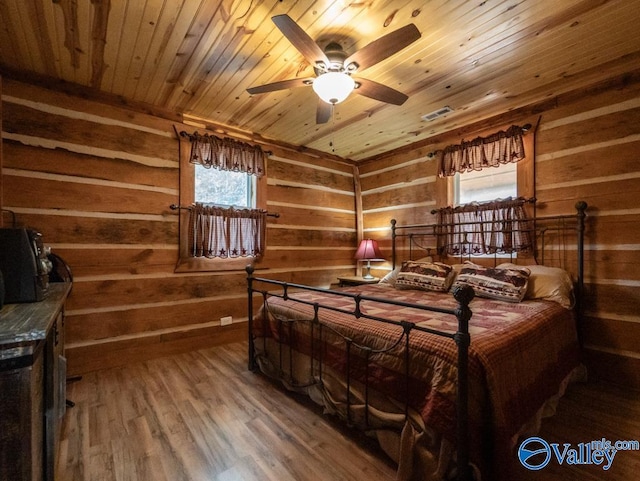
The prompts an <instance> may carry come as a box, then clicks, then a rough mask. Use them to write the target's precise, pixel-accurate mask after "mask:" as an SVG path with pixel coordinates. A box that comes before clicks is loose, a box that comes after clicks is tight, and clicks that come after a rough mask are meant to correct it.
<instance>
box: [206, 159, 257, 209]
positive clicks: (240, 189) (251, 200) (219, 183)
mask: <svg viewBox="0 0 640 481" xmlns="http://www.w3.org/2000/svg"><path fill="white" fill-rule="evenodd" d="M194 175H195V186H194V197H195V202H200V203H202V204H215V205H220V206H227V207H240V208H254V207H255V206H256V196H255V189H256V176H254V175H249V174H246V173H244V172H234V171H227V170H220V169H215V168H206V167H204V166H202V165H196V166H195V173H194Z"/></svg>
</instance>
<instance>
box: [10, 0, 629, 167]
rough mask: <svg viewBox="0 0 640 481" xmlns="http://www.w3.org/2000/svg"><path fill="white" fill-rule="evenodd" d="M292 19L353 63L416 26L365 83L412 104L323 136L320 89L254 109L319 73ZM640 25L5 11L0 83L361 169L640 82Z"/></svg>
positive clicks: (593, 6) (306, 4) (211, 5)
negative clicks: (117, 102)
mask: <svg viewBox="0 0 640 481" xmlns="http://www.w3.org/2000/svg"><path fill="white" fill-rule="evenodd" d="M283 13H286V14H288V15H289V16H290V17H291V18H292V19H294V20H295V21H296V22H297V23H298V25H300V26H301V27H302V28H303V29H304V30H305V31H306V32H307V33H308V35H309V36H310V37H312V38H313V39H314V40H316V42H317V43H318V44H319V45H320V46H321V47H322V48H324V47H325V46H326V45H327V43H329V42H339V43H340V44H341V45H342V46H343V48H344V50H345V51H346V52H347V53H348V54H351V53H353V52H354V51H356V50H358V49H360V48H362V47H363V46H365V45H366V44H368V43H370V42H371V41H373V40H375V39H377V38H379V37H381V36H383V35H385V34H387V33H389V32H391V31H393V30H395V29H396V28H400V27H402V26H404V25H407V24H409V23H414V24H415V25H416V26H417V28H418V30H419V31H420V33H421V38H420V40H418V41H416V42H414V43H413V44H411V45H409V46H408V47H407V48H405V49H403V50H401V51H400V52H398V53H396V54H395V55H393V56H391V57H389V58H388V59H386V60H384V61H382V62H380V63H378V64H376V65H374V66H372V67H370V68H368V69H366V70H365V71H363V72H362V73H359V75H360V76H362V77H364V78H366V79H370V80H373V81H375V82H378V83H382V84H384V85H387V86H389V87H392V88H394V89H396V90H399V91H401V92H403V93H405V94H407V95H409V100H407V102H406V103H404V104H403V105H402V106H396V105H389V104H385V103H383V102H379V101H376V100H372V99H369V98H367V97H364V96H362V95H356V94H352V95H351V96H350V97H349V98H348V99H347V100H346V101H344V102H343V103H341V104H338V105H337V106H335V108H334V112H333V115H332V117H331V119H330V120H329V121H328V122H327V123H326V124H322V125H316V122H315V113H316V105H317V97H316V95H315V93H314V92H313V90H312V89H311V88H310V87H300V88H294V89H289V90H282V91H278V92H274V93H267V94H256V95H253V96H252V95H249V94H248V93H247V92H246V89H247V88H248V87H252V86H257V85H262V84H265V83H269V82H275V81H278V80H285V79H291V78H305V77H313V76H314V75H315V74H314V71H313V68H312V66H311V65H310V64H309V63H308V62H307V61H306V60H305V59H304V57H303V56H302V55H301V54H300V53H299V52H298V51H297V50H296V49H295V48H294V47H293V46H292V45H291V43H290V42H289V41H288V40H287V38H285V37H284V35H283V34H282V32H281V31H280V30H279V29H278V28H276V26H275V25H274V23H273V22H272V21H271V17H272V16H274V15H278V14H283ZM639 24H640V1H639V0H611V1H606V0H562V1H549V0H537V1H536V0H528V1H524V0H505V1H503V0H484V1H482V0H476V1H465V0H455V1H454V0H421V1H418V0H386V1H385V0H316V1H313V0H308V1H306V0H299V1H292V0H235V1H234V0H91V1H88V0H83V1H78V0H2V1H0V69H1V71H3V72H4V74H5V75H14V76H15V75H16V73H17V74H19V75H22V74H25V73H26V74H31V73H36V74H39V75H41V76H45V77H52V78H56V79H63V80H66V81H69V82H73V83H77V84H80V85H83V86H89V87H93V88H96V89H100V90H101V91H104V92H107V93H110V94H115V95H118V96H122V97H124V98H126V99H129V100H131V101H135V102H144V103H148V104H152V105H154V106H157V107H161V108H163V109H169V110H170V111H174V112H179V113H184V114H186V115H187V116H188V117H187V118H190V119H192V120H193V121H194V122H195V123H198V122H199V123H209V124H213V125H219V126H227V127H229V128H230V129H231V130H234V131H241V132H245V133H247V134H248V135H249V136H251V135H254V134H255V135H259V136H261V137H262V138H265V139H272V140H276V141H284V142H288V143H291V144H294V145H299V146H304V147H308V148H311V149H316V150H320V151H325V152H328V153H332V154H335V155H338V156H340V157H343V158H348V159H353V160H355V161H361V160H363V159H367V158H370V157H373V156H376V155H379V154H381V153H383V152H386V151H390V150H393V149H396V148H399V147H403V146H406V145H408V144H411V143H413V142H416V141H421V140H424V139H427V138H429V137H432V136H434V135H437V134H439V133H443V132H446V131H448V130H451V129H453V128H456V127H459V126H463V125H467V124H470V123H473V122H476V121H481V120H483V119H486V118H488V117H491V116H494V115H496V114H499V113H502V112H506V111H508V110H512V109H515V108H518V107H522V106H525V105H528V104H531V103H533V102H537V101H541V100H544V99H546V98H549V97H551V96H554V95H557V94H560V93H562V92H566V91H569V90H572V89H574V88H579V87H581V86H585V85H588V84H591V83H593V82H595V81H599V80H603V79H605V78H607V77H609V76H612V75H616V74H620V73H622V72H625V71H629V70H631V69H634V68H637V66H638V65H640V34H639V33H638V25H639ZM444 106H449V107H451V108H452V109H453V112H451V113H449V114H447V115H445V116H444V117H440V118H438V119H436V120H434V121H431V122H429V121H426V120H423V119H422V116H423V115H425V114H428V113H430V112H433V111H435V110H438V109H441V108H442V107H444ZM202 119H204V121H203V120H202Z"/></svg>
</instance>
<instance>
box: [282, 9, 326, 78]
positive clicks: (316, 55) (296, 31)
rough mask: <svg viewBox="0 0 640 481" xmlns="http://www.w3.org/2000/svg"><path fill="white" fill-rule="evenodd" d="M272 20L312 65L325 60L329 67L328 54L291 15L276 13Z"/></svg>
mask: <svg viewBox="0 0 640 481" xmlns="http://www.w3.org/2000/svg"><path fill="white" fill-rule="evenodd" d="M271 20H273V23H275V24H276V27H278V28H279V29H280V31H281V32H282V33H283V34H284V36H285V37H287V39H288V40H289V42H291V44H292V45H293V46H294V47H295V48H296V49H298V51H299V52H300V53H301V54H302V56H303V57H304V58H305V59H307V62H309V63H310V64H311V66H312V67H314V66H315V65H316V63H317V62H324V64H325V65H326V66H327V67H329V63H330V62H329V59H328V58H327V55H326V54H325V53H324V52H323V51H322V49H321V48H320V46H319V45H318V44H317V43H316V42H315V41H314V40H313V39H312V38H311V37H310V36H309V35H307V32H305V31H304V30H302V28H300V26H299V25H298V24H297V23H296V22H295V21H294V20H293V19H292V18H291V17H290V16H289V15H286V14H282V15H276V16H275V17H271Z"/></svg>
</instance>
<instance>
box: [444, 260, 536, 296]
mask: <svg viewBox="0 0 640 481" xmlns="http://www.w3.org/2000/svg"><path fill="white" fill-rule="evenodd" d="M529 274H530V270H529V269H528V268H526V267H520V266H514V267H512V268H501V269H492V268H490V267H483V266H479V265H476V264H472V263H468V264H465V265H464V267H463V268H462V270H461V271H460V273H459V274H458V276H457V278H456V281H455V282H454V283H453V287H456V286H462V285H469V286H471V287H473V290H474V291H475V293H476V295H477V296H478V297H488V298H491V299H498V300H500V301H507V302H520V301H522V299H523V298H524V295H525V294H526V292H527V285H528V282H529Z"/></svg>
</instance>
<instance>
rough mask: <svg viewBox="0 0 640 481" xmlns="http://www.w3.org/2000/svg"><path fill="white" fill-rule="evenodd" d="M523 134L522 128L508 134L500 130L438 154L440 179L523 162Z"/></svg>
mask: <svg viewBox="0 0 640 481" xmlns="http://www.w3.org/2000/svg"><path fill="white" fill-rule="evenodd" d="M522 135H523V134H522V127H519V126H517V125H512V126H511V127H509V129H507V131H504V130H501V131H500V132H497V133H495V134H492V135H490V136H488V137H477V138H475V139H473V140H471V141H469V142H464V141H463V142H462V143H461V144H458V145H449V146H448V147H446V148H445V149H444V150H441V151H439V152H437V155H438V157H439V158H438V161H439V162H438V163H439V169H438V176H440V177H447V176H451V175H454V174H455V173H456V172H460V173H463V172H470V171H472V170H482V169H483V168H485V167H497V166H498V165H500V164H507V163H510V162H517V161H519V160H522V159H524V156H525V152H524V143H523V141H522Z"/></svg>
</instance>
